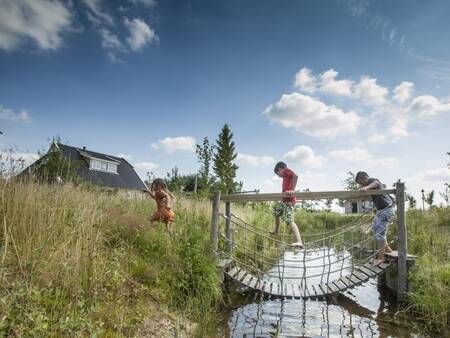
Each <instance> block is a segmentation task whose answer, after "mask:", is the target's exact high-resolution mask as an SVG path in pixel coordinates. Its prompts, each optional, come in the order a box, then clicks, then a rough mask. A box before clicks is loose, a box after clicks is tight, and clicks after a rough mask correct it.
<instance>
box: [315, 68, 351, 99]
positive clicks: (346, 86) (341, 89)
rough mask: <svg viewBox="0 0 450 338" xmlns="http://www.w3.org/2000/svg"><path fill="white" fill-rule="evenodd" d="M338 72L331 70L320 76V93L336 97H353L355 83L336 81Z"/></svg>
mask: <svg viewBox="0 0 450 338" xmlns="http://www.w3.org/2000/svg"><path fill="white" fill-rule="evenodd" d="M337 75H338V72H337V71H335V70H334V69H329V70H327V71H326V72H324V73H322V74H320V79H321V83H320V91H322V92H324V93H326V94H328V95H334V96H345V97H350V96H352V86H353V81H351V80H345V79H344V80H336V77H337Z"/></svg>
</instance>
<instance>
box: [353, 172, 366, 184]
mask: <svg viewBox="0 0 450 338" xmlns="http://www.w3.org/2000/svg"><path fill="white" fill-rule="evenodd" d="M363 177H369V175H368V174H367V173H366V172H365V171H358V172H357V174H356V176H355V182H356V183H358V182H359V179H360V178H363Z"/></svg>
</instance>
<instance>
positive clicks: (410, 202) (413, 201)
mask: <svg viewBox="0 0 450 338" xmlns="http://www.w3.org/2000/svg"><path fill="white" fill-rule="evenodd" d="M406 199H407V200H408V205H409V208H410V209H415V208H416V205H417V200H416V199H415V198H414V196H413V195H410V194H406Z"/></svg>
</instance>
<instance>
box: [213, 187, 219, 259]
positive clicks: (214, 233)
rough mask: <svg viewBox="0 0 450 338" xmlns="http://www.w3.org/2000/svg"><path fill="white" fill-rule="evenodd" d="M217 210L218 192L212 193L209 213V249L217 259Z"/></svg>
mask: <svg viewBox="0 0 450 338" xmlns="http://www.w3.org/2000/svg"><path fill="white" fill-rule="evenodd" d="M219 209H220V191H216V192H215V193H214V197H213V201H212V213H211V248H212V250H213V254H214V256H216V257H217V249H218V245H219Z"/></svg>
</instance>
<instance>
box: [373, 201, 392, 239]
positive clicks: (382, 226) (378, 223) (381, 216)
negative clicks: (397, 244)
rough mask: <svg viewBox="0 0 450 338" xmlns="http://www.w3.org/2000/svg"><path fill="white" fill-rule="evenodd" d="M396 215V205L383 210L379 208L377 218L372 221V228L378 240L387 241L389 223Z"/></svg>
mask: <svg viewBox="0 0 450 338" xmlns="http://www.w3.org/2000/svg"><path fill="white" fill-rule="evenodd" d="M393 216H394V207H387V208H385V209H383V210H377V214H376V215H375V219H374V220H373V223H372V230H373V234H374V236H375V239H376V240H377V241H385V242H386V234H387V231H388V228H389V223H390V222H391V219H392V217H393Z"/></svg>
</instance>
